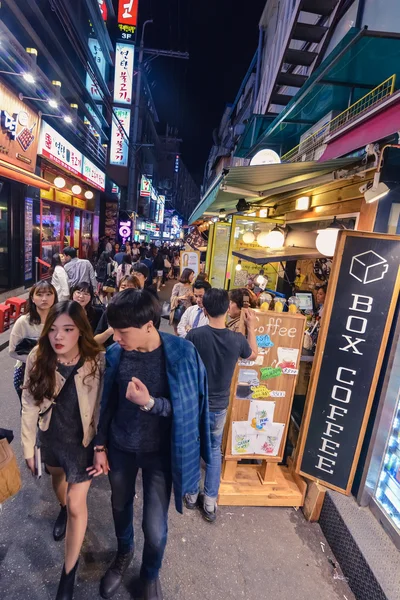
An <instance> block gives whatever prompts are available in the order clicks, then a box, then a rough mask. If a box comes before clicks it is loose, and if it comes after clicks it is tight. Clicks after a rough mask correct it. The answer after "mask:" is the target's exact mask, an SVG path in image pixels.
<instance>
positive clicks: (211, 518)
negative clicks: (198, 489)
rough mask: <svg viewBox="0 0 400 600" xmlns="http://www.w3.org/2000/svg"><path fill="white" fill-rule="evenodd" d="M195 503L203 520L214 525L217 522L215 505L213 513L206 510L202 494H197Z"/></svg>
mask: <svg viewBox="0 0 400 600" xmlns="http://www.w3.org/2000/svg"><path fill="white" fill-rule="evenodd" d="M197 503H198V506H199V508H200V512H201V514H202V516H203V518H204V519H205V520H206V521H208V523H214V522H215V521H216V520H217V505H215V508H214V511H213V512H210V511H209V510H207V508H206V507H205V504H204V494H199V497H198V500H197Z"/></svg>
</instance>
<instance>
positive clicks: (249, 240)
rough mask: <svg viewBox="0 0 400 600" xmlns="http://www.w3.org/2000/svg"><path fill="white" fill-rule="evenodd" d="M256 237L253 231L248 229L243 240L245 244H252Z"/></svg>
mask: <svg viewBox="0 0 400 600" xmlns="http://www.w3.org/2000/svg"><path fill="white" fill-rule="evenodd" d="M255 239H256V237H255V235H254V233H253V232H252V231H246V233H244V234H243V237H242V240H243V241H244V243H245V244H252V243H253V242H254V240H255Z"/></svg>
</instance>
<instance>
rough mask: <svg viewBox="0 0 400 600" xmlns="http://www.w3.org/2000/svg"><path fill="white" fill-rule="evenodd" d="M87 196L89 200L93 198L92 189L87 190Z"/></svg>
mask: <svg viewBox="0 0 400 600" xmlns="http://www.w3.org/2000/svg"><path fill="white" fill-rule="evenodd" d="M85 198H87V199H88V200H91V199H92V198H93V192H91V191H90V190H88V191H87V192H85Z"/></svg>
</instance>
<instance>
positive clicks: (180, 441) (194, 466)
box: [96, 332, 211, 512]
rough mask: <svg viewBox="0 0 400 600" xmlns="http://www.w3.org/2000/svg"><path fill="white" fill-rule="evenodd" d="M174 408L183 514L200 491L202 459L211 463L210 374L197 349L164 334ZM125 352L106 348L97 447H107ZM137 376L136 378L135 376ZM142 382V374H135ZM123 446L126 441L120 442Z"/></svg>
mask: <svg viewBox="0 0 400 600" xmlns="http://www.w3.org/2000/svg"><path fill="white" fill-rule="evenodd" d="M160 337H161V341H162V344H163V346H164V354H165V362H166V370H167V377H168V384H169V390H170V396H169V399H170V402H171V405H172V411H173V416H172V432H171V436H172V437H171V466H172V480H173V487H174V495H175V507H176V510H177V511H179V512H182V511H183V503H182V498H183V496H184V495H185V494H186V493H189V492H192V491H193V490H194V489H196V488H197V487H198V483H199V476H200V468H199V467H200V456H201V457H202V458H203V460H204V461H205V462H207V463H209V462H210V455H211V442H210V427H209V414H208V392H207V374H206V370H205V368H204V365H203V362H202V360H201V358H200V356H199V354H198V353H197V350H196V349H195V347H194V346H193V345H192V344H190V343H189V342H187V341H186V340H184V339H181V338H178V337H176V336H174V335H170V334H169V333H161V332H160ZM121 354H122V348H121V346H119V344H113V345H112V346H110V347H109V348H107V353H106V374H105V380H104V391H103V398H102V402H101V412H100V422H99V428H98V434H97V437H96V443H97V444H107V440H108V432H109V427H110V424H111V421H112V419H113V415H114V413H115V411H116V409H117V406H118V397H117V396H116V395H115V394H114V393H113V392H112V390H113V385H114V383H115V382H116V378H117V377H118V367H119V363H120V360H121ZM132 375H134V374H132ZM136 376H138V377H139V378H140V374H136ZM119 441H120V442H121V443H122V444H123V440H119Z"/></svg>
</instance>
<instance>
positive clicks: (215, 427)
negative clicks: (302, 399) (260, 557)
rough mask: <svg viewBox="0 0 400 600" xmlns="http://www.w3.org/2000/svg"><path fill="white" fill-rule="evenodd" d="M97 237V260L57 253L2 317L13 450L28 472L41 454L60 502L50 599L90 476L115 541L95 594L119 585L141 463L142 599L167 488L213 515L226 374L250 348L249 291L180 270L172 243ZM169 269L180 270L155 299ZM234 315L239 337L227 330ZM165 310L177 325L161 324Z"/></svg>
mask: <svg viewBox="0 0 400 600" xmlns="http://www.w3.org/2000/svg"><path fill="white" fill-rule="evenodd" d="M103 242H104V249H101V251H100V253H99V258H98V261H97V263H96V265H95V267H93V266H92V264H91V263H90V262H89V261H87V260H82V259H79V258H78V257H77V256H76V251H75V249H74V248H69V247H68V248H65V249H64V251H63V254H62V255H60V254H55V255H54V257H53V261H52V266H51V270H50V276H51V280H43V281H40V282H38V283H37V284H35V285H34V286H33V287H32V288H31V290H30V293H29V302H28V311H27V313H26V314H25V315H23V316H21V317H20V318H19V319H18V320H17V322H16V323H15V325H14V327H13V330H12V333H11V338H10V346H9V351H10V355H11V356H13V357H15V358H16V359H17V364H16V366H15V373H14V385H15V389H16V391H17V394H18V396H19V398H20V401H21V419H22V425H21V435H22V446H23V453H24V458H25V461H26V464H27V467H28V468H29V469H30V471H31V472H32V475H34V476H38V475H40V472H41V465H42V463H43V464H44V465H45V472H46V473H47V474H48V475H49V476H50V478H51V482H52V487H53V490H54V494H55V497H56V502H58V503H59V505H60V509H59V514H58V516H57V519H56V521H55V524H54V528H53V536H54V539H55V540H56V541H60V540H62V539H64V538H65V559H64V565H63V568H62V572H61V577H60V582H59V586H58V591H57V596H56V600H71V599H72V597H73V591H74V581H75V575H76V571H77V568H78V562H79V555H80V552H81V547H82V543H83V540H84V536H85V531H86V527H87V519H88V515H87V495H88V492H89V489H90V485H91V482H92V480H93V478H95V477H97V476H100V475H108V478H109V482H110V487H111V500H110V501H111V506H112V514H113V519H114V527H115V535H116V540H117V547H116V554H115V557H114V560H113V562H112V563H111V565H110V566H109V568H108V569H107V571H106V573H105V574H104V576H103V578H102V579H101V582H100V594H101V596H102V597H103V598H106V599H107V598H111V597H112V596H113V595H114V594H115V593H116V591H117V589H118V588H119V586H120V585H121V583H122V579H123V575H124V573H125V571H126V569H127V568H128V566H129V564H130V562H131V560H132V557H133V552H134V530H133V504H134V498H135V490H136V478H137V474H138V472H139V470H141V473H142V482H143V501H144V507H143V532H144V549H143V556H142V567H141V572H140V576H141V579H142V580H143V585H144V599H145V600H159V599H161V598H162V597H163V595H162V590H161V583H160V579H159V572H160V569H161V565H162V560H163V555H164V550H165V547H166V543H167V532H168V524H167V523H168V509H169V503H170V498H171V491H172V489H173V491H174V499H175V508H176V510H177V511H178V512H181V513H182V512H183V506H185V507H186V508H187V509H189V510H194V509H197V508H198V509H199V510H200V511H201V514H202V516H203V517H204V518H205V519H206V520H207V521H209V522H215V520H216V519H217V498H218V489H219V482H220V476H221V444H222V437H223V431H224V426H225V421H226V416H227V410H228V405H229V396H230V386H231V380H232V377H233V373H234V369H235V365H236V363H237V360H238V359H239V358H242V359H248V360H253V359H254V358H255V357H256V355H257V344H256V338H255V334H254V330H255V315H254V313H253V311H252V310H251V309H249V308H248V306H249V301H248V290H235V291H233V292H231V297H230V296H229V294H228V292H227V291H225V290H221V289H216V288H212V287H211V285H210V283H209V282H208V280H207V275H206V274H205V273H201V274H198V275H197V277H196V275H195V273H194V271H193V270H191V269H189V268H185V269H183V270H182V272H181V273H180V271H181V269H180V265H179V254H178V255H177V254H176V253H175V252H173V251H171V250H169V249H168V248H166V247H164V248H160V249H157V248H156V247H155V246H154V247H150V248H148V247H144V245H143V244H141V245H139V244H135V243H134V244H132V246H131V245H129V246H128V244H125V245H121V246H119V247H112V246H111V244H110V242H109V240H103ZM167 278H171V279H174V280H176V279H177V281H176V283H175V284H174V286H173V290H172V295H171V301H170V302H169V303H164V304H163V305H161V303H160V301H159V299H158V292H159V291H160V289H161V286H162V285H164V284H165V282H166V280H167ZM111 288H112V291H110V290H111ZM244 298H245V300H244ZM105 305H106V306H105ZM241 314H243V322H244V324H245V327H246V336H245V335H243V334H242V333H239V332H238V331H237V329H238V327H237V323H238V321H239V317H240V315H241ZM228 315H229V316H228ZM162 316H164V317H166V318H168V319H169V320H170V323H171V324H172V325H173V327H174V333H175V335H171V334H168V333H163V332H161V331H159V327H160V320H161V317H162ZM227 318H228V320H229V321H230V324H232V323H233V324H234V326H232V325H231V326H229V327H227ZM235 324H236V325H235ZM104 350H106V352H105V351H104ZM201 459H203V461H204V464H205V480H204V488H203V489H200V482H201V470H200V464H201Z"/></svg>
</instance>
